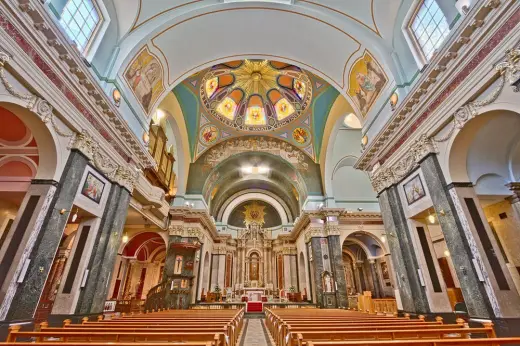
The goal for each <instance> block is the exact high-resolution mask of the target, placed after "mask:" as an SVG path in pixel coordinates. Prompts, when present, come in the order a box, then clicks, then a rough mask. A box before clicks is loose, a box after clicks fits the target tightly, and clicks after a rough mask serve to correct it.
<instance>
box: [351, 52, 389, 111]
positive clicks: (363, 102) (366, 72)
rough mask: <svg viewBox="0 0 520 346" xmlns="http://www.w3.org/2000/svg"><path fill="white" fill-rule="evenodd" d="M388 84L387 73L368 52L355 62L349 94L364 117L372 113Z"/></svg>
mask: <svg viewBox="0 0 520 346" xmlns="http://www.w3.org/2000/svg"><path fill="white" fill-rule="evenodd" d="M387 82H388V77H387V76H386V74H385V72H384V71H383V69H382V68H381V66H380V65H379V63H378V62H377V60H376V59H375V58H374V57H373V56H372V55H371V54H370V53H369V52H368V51H365V52H364V54H363V56H362V57H361V58H359V59H358V60H356V61H355V62H354V64H353V65H352V67H351V69H350V73H349V88H348V93H349V95H350V96H351V99H352V101H353V102H354V104H355V105H356V107H357V108H358V109H359V111H360V112H361V114H362V115H363V117H364V116H366V115H367V113H368V112H369V111H370V108H371V107H372V105H373V104H374V102H375V101H376V100H377V98H378V97H379V95H380V94H381V91H382V90H383V88H384V87H385V85H386V83H387Z"/></svg>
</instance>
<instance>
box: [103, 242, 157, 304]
mask: <svg viewBox="0 0 520 346" xmlns="http://www.w3.org/2000/svg"><path fill="white" fill-rule="evenodd" d="M165 258H166V244H165V243H164V240H163V238H162V237H161V235H160V234H158V233H156V232H142V233H137V234H135V235H134V236H133V237H132V238H130V239H129V241H128V243H127V244H126V245H125V247H124V249H123V251H122V256H121V262H122V264H118V263H116V266H118V267H121V270H118V272H120V271H123V272H124V274H123V275H122V276H121V279H116V281H115V285H114V288H113V291H112V297H118V299H124V300H145V299H146V295H147V293H148V291H149V290H150V289H151V288H152V287H153V286H155V285H157V284H159V283H160V282H162V277H163V271H164V262H165ZM114 275H118V273H117V272H114Z"/></svg>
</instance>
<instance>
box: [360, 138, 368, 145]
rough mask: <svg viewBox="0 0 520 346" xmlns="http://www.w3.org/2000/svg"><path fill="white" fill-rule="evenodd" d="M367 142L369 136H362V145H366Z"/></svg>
mask: <svg viewBox="0 0 520 346" xmlns="http://www.w3.org/2000/svg"><path fill="white" fill-rule="evenodd" d="M367 144H368V136H367V135H364V136H363V138H361V145H362V146H363V147H366V145H367Z"/></svg>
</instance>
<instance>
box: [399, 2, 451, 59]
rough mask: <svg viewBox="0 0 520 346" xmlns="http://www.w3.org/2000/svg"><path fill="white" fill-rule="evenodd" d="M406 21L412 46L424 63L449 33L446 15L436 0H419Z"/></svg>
mask: <svg viewBox="0 0 520 346" xmlns="http://www.w3.org/2000/svg"><path fill="white" fill-rule="evenodd" d="M408 23H409V24H408V25H409V27H408V34H409V36H410V39H411V41H412V42H411V43H412V45H413V46H414V47H413V48H415V51H416V52H417V53H418V54H419V55H420V58H421V59H420V60H422V62H423V64H426V63H427V62H428V61H430V59H431V58H432V57H433V55H434V53H435V51H436V50H437V49H438V48H440V47H441V45H442V43H443V42H444V40H445V39H446V37H447V36H448V34H449V33H450V27H449V25H448V21H447V19H446V16H445V15H444V13H443V12H442V10H441V8H440V7H439V5H438V4H437V1H436V0H420V1H419V2H418V6H417V7H416V8H415V11H414V12H413V13H412V15H411V18H410V21H409V22H408Z"/></svg>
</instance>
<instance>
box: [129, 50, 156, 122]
mask: <svg viewBox="0 0 520 346" xmlns="http://www.w3.org/2000/svg"><path fill="white" fill-rule="evenodd" d="M124 76H125V80H126V82H127V83H128V85H129V86H130V89H132V92H133V93H134V95H135V97H136V98H137V101H139V103H140V104H141V106H142V107H143V109H144V111H145V113H146V114H149V113H150V111H151V109H152V107H153V105H154V103H155V101H157V98H158V97H159V96H160V95H161V93H162V92H163V91H164V84H163V68H162V65H161V63H160V62H159V60H158V59H157V58H156V57H155V56H153V55H152V54H150V52H149V51H148V48H147V47H145V48H144V49H143V50H141V52H139V53H138V55H137V56H136V58H134V60H133V61H132V62H131V63H130V65H129V66H128V68H127V70H126V72H125V75H124Z"/></svg>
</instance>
